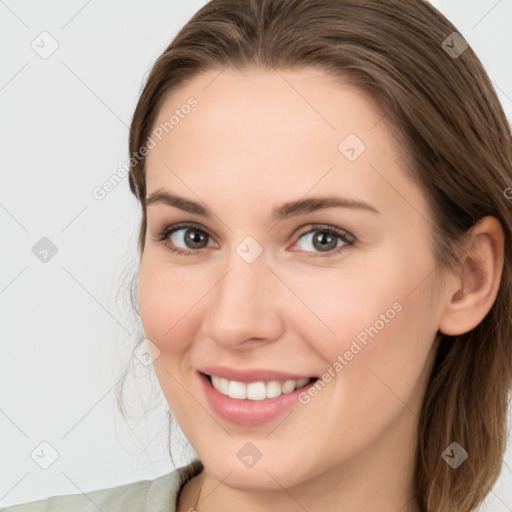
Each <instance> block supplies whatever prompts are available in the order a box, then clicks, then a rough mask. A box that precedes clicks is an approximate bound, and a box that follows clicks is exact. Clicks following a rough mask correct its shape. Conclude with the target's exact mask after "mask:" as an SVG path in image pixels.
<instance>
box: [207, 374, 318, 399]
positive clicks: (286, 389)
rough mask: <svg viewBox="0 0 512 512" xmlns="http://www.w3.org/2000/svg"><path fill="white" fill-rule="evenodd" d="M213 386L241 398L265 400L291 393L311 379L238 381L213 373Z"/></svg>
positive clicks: (227, 394)
mask: <svg viewBox="0 0 512 512" xmlns="http://www.w3.org/2000/svg"><path fill="white" fill-rule="evenodd" d="M211 378H212V385H213V387H214V388H215V389H216V390H217V391H219V392H220V393H222V394H223V395H226V396H229V397H231V398H237V399H239V400H243V399H246V398H247V399H249V400H265V398H275V397H278V396H279V395H281V394H286V393H291V392H292V391H294V390H295V389H298V388H301V387H302V386H304V385H306V384H307V383H308V382H309V379H307V378H306V379H300V380H287V381H284V382H280V381H278V380H271V381H268V382H263V381H260V382H250V383H245V382H238V381H236V380H228V379H224V378H222V377H217V376H216V375H211Z"/></svg>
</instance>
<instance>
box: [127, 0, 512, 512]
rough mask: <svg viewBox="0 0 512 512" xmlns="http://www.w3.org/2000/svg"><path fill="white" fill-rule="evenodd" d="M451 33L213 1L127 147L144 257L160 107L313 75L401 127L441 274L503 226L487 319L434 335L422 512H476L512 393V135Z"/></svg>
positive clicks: (411, 10)
mask: <svg viewBox="0 0 512 512" xmlns="http://www.w3.org/2000/svg"><path fill="white" fill-rule="evenodd" d="M454 32H455V33H456V32H457V29H456V28H455V27H454V26H453V25H452V24H451V23H450V22H449V21H448V20H447V19H446V18H445V17H444V16H443V15H442V14H441V13H439V12H438V11H437V10H436V9H435V8H434V7H432V6H431V5H430V4H429V3H427V2H426V1H423V0H212V1H210V2H209V3H208V4H206V5H205V6H204V7H203V8H202V9H200V10H199V11H198V12H197V13H196V14H195V15H194V16H193V17H192V18H191V19H190V21H188V23H187V24H186V25H185V26H184V27H183V28H182V29H181V31H180V32H179V33H178V34H177V36H176V37H175V38H174V40H173V41H172V42H171V44H170V45H169V46H168V47H167V49H166V50H165V51H164V52H163V54H162V55H161V56H160V57H159V58H158V59H157V61H156V62H155V64H154V66H153V68H152V70H151V72H150V74H149V76H148V78H147V80H146V83H145V87H144V89H143V91H142V94H141V96H140V99H139V101H138V104H137V107H136V109H135V113H134V116H133V120H132V123H131V128H130V140H129V151H130V157H131V160H130V163H131V169H130V175H129V183H130V189H131V191H132V192H133V194H135V196H136V197H137V198H138V199H139V201H140V203H141V207H142V222H141V226H140V232H139V240H138V242H139V252H140V256H142V253H143V251H144V239H145V235H146V206H145V196H146V180H145V157H141V156H140V152H141V148H143V147H144V146H145V144H147V141H148V137H149V136H150V134H151V130H152V129H153V127H154V123H155V119H156V117H157V115H158V112H159V109H160V107H161V105H162V103H163V101H164V100H165V99H166V98H167V97H168V95H169V94H171V93H173V92H174V91H176V90H177V89H178V88H179V87H180V86H183V85H184V84H185V83H186V81H188V80H190V79H192V78H194V77H195V76H196V75H198V74H200V73H201V72H204V71H208V70H214V69H218V70H219V71H220V70H222V69H223V68H224V67H226V66H232V67H245V66H256V67H259V68H263V69H269V70H270V69H273V68H275V69H285V68H295V69H297V68H305V67H315V68H317V69H321V70H325V71H326V72H327V73H329V74H331V75H334V76H338V77H340V78H341V79H343V81H344V82H345V83H347V82H348V83H351V84H353V85H355V86H357V87H359V88H360V89H361V90H364V91H365V92H367V93H368V94H370V95H371V97H372V98H374V99H375V100H376V101H377V102H378V103H379V105H380V106H381V107H382V108H383V109H384V111H385V112H386V115H387V117H388V119H389V120H390V121H391V122H392V124H393V126H394V127H396V129H397V133H396V135H397V137H398V138H400V139H401V142H402V145H401V148H402V150H403V152H404V154H405V155H406V157H407V159H408V161H409V162H410V165H409V166H408V170H409V172H410V173H411V176H412V177H413V178H414V179H415V180H416V182H417V183H418V184H419V186H420V187H421V189H422V190H423V192H424V194H425V196H426V197H427V199H428V201H429V205H430V207H431V210H432V215H433V222H434V226H433V243H434V245H433V250H434V253H435V256H436V259H437V261H438V262H439V265H440V266H444V267H447V268H451V269H455V268H458V265H459V264H460V261H458V259H457V251H456V248H457V244H458V242H459V241H460V240H462V239H463V238H464V235H465V234H467V233H468V231H469V230H470V228H471V227H472V226H473V225H474V224H475V223H476V222H477V221H478V220H479V219H480V218H482V217H484V216H487V215H492V216H494V217H496V218H497V219H498V220H499V221H500V222H501V225H502V227H503V230H504V233H505V262H504V268H503V274H502V279H501V283H500V288H499V291H498V295H497V298H496V301H495V303H494V304H493V306H492V308H491V310H490V312H489V313H488V314H487V316H486V317H485V318H484V320H483V321H482V322H481V323H480V324H479V325H478V326H477V327H475V328H474V329H473V330H471V331H470V332H468V333H466V334H463V335H460V336H453V337H452V336H445V335H441V333H438V334H439V336H441V338H440V343H439V348H438V352H437V355H436V360H435V363H434V367H433V370H432V373H431V375H430V378H429V381H428V386H427V389H426V393H425V396H424V401H423V406H422V410H421V414H420V419H419V432H418V443H417V451H416V460H415V493H416V498H417V500H418V503H419V504H420V507H421V510H422V511H423V512H434V511H436V512H470V511H472V510H474V509H475V508H476V507H478V506H479V505H480V504H481V503H482V501H483V500H484V498H485V497H486V495H487V494H488V493H489V491H490V490H491V488H492V487H493V485H494V484H495V482H496V480H497V478H498V476H499V474H500V471H501V466H502V463H503V457H504V452H505V449H506V444H507V436H508V432H507V411H508V405H509V403H508V398H509V393H510V390H511V389H512V313H511V304H512V274H511V267H510V262H512V215H511V211H510V207H511V205H512V202H511V201H510V200H509V199H507V194H506V193H505V191H506V190H511V189H510V187H511V186H512V140H511V139H512V138H511V130H510V126H509V124H508V122H507V119H506V117H505V114H504V112H503V109H502V107H501V105H500V102H499V100H498V98H497V96H496V93H495V91H494V89H493V86H492V84H491V82H490V80H489V78H488V76H487V74H486V72H485V70H484V69H483V66H482V64H481V62H480V61H479V59H478V58H477V56H476V55H475V53H474V52H473V50H472V49H471V47H465V44H464V43H465V42H464V40H463V39H462V38H461V36H460V35H458V34H455V35H454ZM454 52H455V53H454ZM457 52H458V53H457ZM452 442H457V443H459V444H460V445H461V446H462V447H463V448H464V449H465V450H466V452H467V453H468V454H469V457H468V459H467V460H466V461H465V462H464V463H463V464H462V465H460V466H459V467H457V469H452V467H451V466H450V465H448V464H447V463H446V462H445V460H443V458H442V457H441V454H442V453H443V451H444V450H445V449H446V448H447V447H448V446H449V445H450V444H451V443H452Z"/></svg>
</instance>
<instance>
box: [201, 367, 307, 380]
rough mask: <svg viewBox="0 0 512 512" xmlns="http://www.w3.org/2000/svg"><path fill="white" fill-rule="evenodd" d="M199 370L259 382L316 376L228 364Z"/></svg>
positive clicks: (219, 375)
mask: <svg viewBox="0 0 512 512" xmlns="http://www.w3.org/2000/svg"><path fill="white" fill-rule="evenodd" d="M198 371H200V372H201V373H205V374H206V375H216V376H217V377H223V378H225V379H228V380H236V381H237V382H259V381H265V382H266V381H270V380H281V381H285V380H301V379H309V378H311V377H314V376H312V375H300V374H298V373H287V372H282V371H279V370H270V369H265V368H246V369H241V368H230V367H228V366H204V367H203V368H198Z"/></svg>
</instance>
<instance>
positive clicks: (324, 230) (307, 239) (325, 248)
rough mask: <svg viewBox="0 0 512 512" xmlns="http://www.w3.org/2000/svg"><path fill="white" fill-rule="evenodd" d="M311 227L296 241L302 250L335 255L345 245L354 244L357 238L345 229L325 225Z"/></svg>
mask: <svg viewBox="0 0 512 512" xmlns="http://www.w3.org/2000/svg"><path fill="white" fill-rule="evenodd" d="M310 227H312V229H310V230H309V231H307V232H305V233H303V234H302V235H300V237H299V240H298V241H297V242H296V245H299V249H298V250H300V251H305V252H320V253H326V254H323V255H322V254H319V256H333V255H335V254H338V253H339V252H340V250H342V249H343V247H344V246H345V245H353V244H354V241H355V238H354V237H353V236H352V235H351V234H350V233H348V232H347V231H345V230H342V229H339V228H335V227H333V226H324V225H313V226H310ZM292 250H297V249H292Z"/></svg>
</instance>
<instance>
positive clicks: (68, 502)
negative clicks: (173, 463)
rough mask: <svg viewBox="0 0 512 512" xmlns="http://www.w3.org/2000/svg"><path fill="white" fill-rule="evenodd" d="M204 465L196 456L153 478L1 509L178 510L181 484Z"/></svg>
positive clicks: (37, 511)
mask: <svg viewBox="0 0 512 512" xmlns="http://www.w3.org/2000/svg"><path fill="white" fill-rule="evenodd" d="M202 469H203V465H202V463H201V461H200V460H199V459H197V458H196V459H194V460H193V461H192V462H191V463H190V464H188V465H187V466H182V467H179V468H177V469H175V470H174V471H171V472H170V473H167V474H165V475H162V476H160V477H158V478H155V479H154V480H140V481H138V482H133V483H130V484H124V485H119V486H116V487H110V488H108V489H100V490H97V491H90V492H84V493H80V494H67V495H63V496H51V497H49V498H46V499H43V500H38V501H32V502H30V503H23V504H20V505H12V506H9V507H6V508H0V512H67V511H70V512H98V510H103V511H105V512H117V511H119V512H141V511H142V510H151V511H152V512H164V511H165V512H175V510H176V501H177V498H178V495H179V493H180V490H181V488H182V486H183V485H184V484H185V482H186V481H187V480H189V479H190V478H192V477H193V476H195V475H197V474H199V473H200V472H201V470H202Z"/></svg>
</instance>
